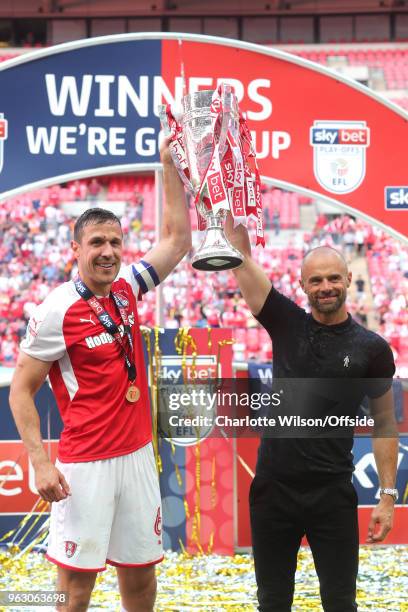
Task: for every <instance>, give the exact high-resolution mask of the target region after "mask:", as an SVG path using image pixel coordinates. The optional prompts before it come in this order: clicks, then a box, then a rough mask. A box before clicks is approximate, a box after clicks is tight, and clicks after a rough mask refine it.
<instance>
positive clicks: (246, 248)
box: [224, 212, 251, 257]
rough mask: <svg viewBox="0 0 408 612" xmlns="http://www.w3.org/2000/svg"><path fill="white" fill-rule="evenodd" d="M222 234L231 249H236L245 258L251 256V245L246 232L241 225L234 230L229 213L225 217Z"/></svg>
mask: <svg viewBox="0 0 408 612" xmlns="http://www.w3.org/2000/svg"><path fill="white" fill-rule="evenodd" d="M224 232H225V236H226V237H227V240H228V241H229V242H230V244H231V245H232V246H233V247H235V248H236V249H238V251H239V252H240V253H242V255H244V256H245V257H250V256H251V243H250V241H249V236H248V230H247V228H246V227H245V226H244V225H242V224H239V225H237V227H235V228H234V220H233V218H232V215H231V213H230V212H228V214H227V217H226V221H225V226H224Z"/></svg>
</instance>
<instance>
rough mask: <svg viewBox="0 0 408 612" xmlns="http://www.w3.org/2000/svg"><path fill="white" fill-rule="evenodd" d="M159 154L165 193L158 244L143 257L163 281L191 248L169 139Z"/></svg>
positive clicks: (188, 220)
mask: <svg viewBox="0 0 408 612" xmlns="http://www.w3.org/2000/svg"><path fill="white" fill-rule="evenodd" d="M160 157H161V161H162V164H163V187H164V196H165V204H164V208H163V219H162V232H161V236H160V239H159V242H158V244H157V245H156V246H155V247H153V248H152V249H151V250H150V251H149V252H148V253H146V255H145V256H144V257H143V260H144V261H146V262H148V263H150V264H151V265H152V266H153V268H154V269H155V271H156V273H157V275H158V277H159V280H160V281H162V280H164V279H165V278H166V276H167V275H168V274H170V272H171V271H172V270H173V269H174V268H175V267H176V265H177V264H178V263H179V262H180V261H181V260H182V259H183V257H184V256H185V255H186V254H187V253H188V251H189V250H190V249H191V224H190V213H189V210H188V208H187V204H186V196H185V192H184V186H183V183H182V181H181V179H180V177H179V175H178V172H177V170H176V168H175V166H174V164H173V161H172V159H171V156H170V151H169V148H168V140H165V141H164V142H163V144H162V146H161V147H160Z"/></svg>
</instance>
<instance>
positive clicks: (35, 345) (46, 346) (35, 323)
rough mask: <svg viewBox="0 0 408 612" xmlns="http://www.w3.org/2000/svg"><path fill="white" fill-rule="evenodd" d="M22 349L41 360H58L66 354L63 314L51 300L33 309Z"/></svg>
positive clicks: (21, 345)
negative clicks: (54, 307)
mask: <svg viewBox="0 0 408 612" xmlns="http://www.w3.org/2000/svg"><path fill="white" fill-rule="evenodd" d="M20 349H21V350H22V351H23V352H24V353H26V354H27V355H29V356H30V357H34V358H35V359H40V360H41V361H58V360H59V359H61V358H62V357H63V355H64V354H65V351H66V345H65V341H64V335H63V331H62V315H61V313H59V312H58V311H56V310H54V309H53V308H52V306H51V304H50V303H49V301H47V300H46V301H44V302H43V303H42V304H40V305H39V306H37V307H36V308H35V310H34V311H33V314H32V315H31V318H30V320H29V322H28V325H27V331H26V335H25V338H24V340H23V341H22V342H21V344H20Z"/></svg>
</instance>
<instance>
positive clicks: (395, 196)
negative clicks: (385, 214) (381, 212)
mask: <svg viewBox="0 0 408 612" xmlns="http://www.w3.org/2000/svg"><path fill="white" fill-rule="evenodd" d="M385 209H386V210H408V187H407V186H405V187H386V188H385Z"/></svg>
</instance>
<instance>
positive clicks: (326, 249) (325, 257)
mask: <svg viewBox="0 0 408 612" xmlns="http://www.w3.org/2000/svg"><path fill="white" fill-rule="evenodd" d="M322 261H324V262H325V263H328V262H333V263H334V264H336V263H337V265H340V266H341V267H342V271H343V274H345V275H346V276H347V274H348V266H347V262H346V260H345V259H344V257H343V255H342V254H341V253H340V251H337V250H336V249H333V248H332V247H330V246H319V247H316V248H315V249H311V250H310V251H308V252H307V253H306V255H305V256H304V257H303V261H302V268H301V276H302V280H304V278H305V274H306V275H307V273H308V272H309V269H310V268H311V267H312V269H313V268H315V267H316V266H319V264H320V263H321V262H322Z"/></svg>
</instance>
